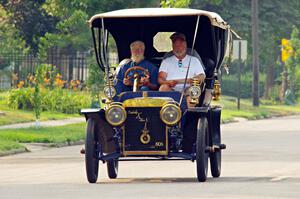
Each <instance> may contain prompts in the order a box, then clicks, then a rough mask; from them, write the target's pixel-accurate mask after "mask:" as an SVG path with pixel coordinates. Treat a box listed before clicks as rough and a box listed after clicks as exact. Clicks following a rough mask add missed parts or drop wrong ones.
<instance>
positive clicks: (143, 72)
mask: <svg viewBox="0 0 300 199" xmlns="http://www.w3.org/2000/svg"><path fill="white" fill-rule="evenodd" d="M124 76H125V78H127V79H129V80H130V83H129V86H132V85H133V82H134V78H136V77H137V78H140V77H146V76H148V77H149V78H150V73H149V71H148V70H147V69H145V68H143V67H141V66H134V67H131V68H129V69H127V70H126V72H125V74H124ZM138 85H139V86H142V85H143V83H141V82H139V84H138Z"/></svg>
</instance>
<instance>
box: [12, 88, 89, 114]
mask: <svg viewBox="0 0 300 199" xmlns="http://www.w3.org/2000/svg"><path fill="white" fill-rule="evenodd" d="M40 96H41V108H42V110H43V111H57V112H61V113H70V114H71V113H78V112H79V110H80V109H81V108H87V107H90V104H91V97H90V94H89V93H87V92H84V91H72V90H68V89H62V88H55V89H53V90H51V89H49V88H41V89H40ZM33 99H34V88H18V89H12V90H11V92H10V93H9V97H8V105H9V106H10V107H11V108H14V109H24V110H33V107H34V100H33Z"/></svg>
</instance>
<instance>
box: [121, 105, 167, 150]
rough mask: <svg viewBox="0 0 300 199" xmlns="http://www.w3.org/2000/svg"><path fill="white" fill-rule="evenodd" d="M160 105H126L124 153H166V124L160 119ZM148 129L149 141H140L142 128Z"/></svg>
mask: <svg viewBox="0 0 300 199" xmlns="http://www.w3.org/2000/svg"><path fill="white" fill-rule="evenodd" d="M160 109H161V107H151V108H144V107H143V108H141V107H132V108H131V107H128V108H126V111H127V119H126V121H125V125H124V136H123V153H124V155H126V154H128V155H166V154H167V149H168V141H167V133H166V125H165V124H164V123H163V122H162V121H161V119H160V115H159V112H160ZM145 129H146V130H148V132H149V136H150V141H149V143H146V144H145V143H142V141H141V135H142V134H143V132H144V131H143V130H145Z"/></svg>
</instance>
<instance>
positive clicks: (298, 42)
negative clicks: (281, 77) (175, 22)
mask: <svg viewBox="0 0 300 199" xmlns="http://www.w3.org/2000/svg"><path fill="white" fill-rule="evenodd" d="M299 36H300V35H299V29H298V28H297V27H295V26H294V27H293V30H292V33H291V39H290V45H291V49H292V50H291V53H290V56H289V58H288V59H287V61H286V64H285V66H286V70H287V75H288V83H289V84H288V88H289V89H290V90H291V92H292V93H293V95H295V94H296V93H297V92H298V91H299V90H300V88H299V87H298V85H299V80H300V76H299V71H300V69H299V68H300V38H299ZM297 82H298V83H297Z"/></svg>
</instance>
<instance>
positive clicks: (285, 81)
mask: <svg viewBox="0 0 300 199" xmlns="http://www.w3.org/2000/svg"><path fill="white" fill-rule="evenodd" d="M287 75H288V74H287V71H286V67H285V66H283V72H282V81H281V90H280V100H281V102H282V103H283V102H284V95H285V91H286V90H287V88H288V79H287Z"/></svg>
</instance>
